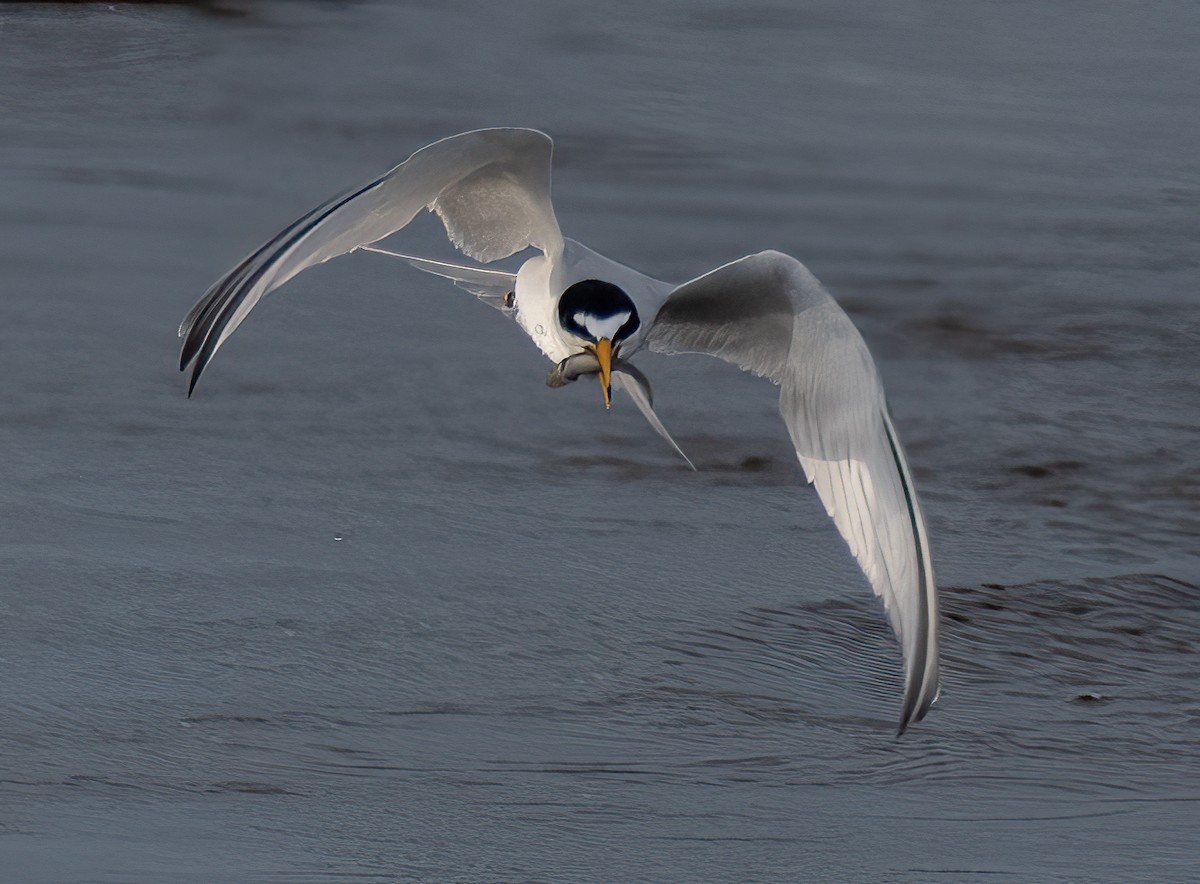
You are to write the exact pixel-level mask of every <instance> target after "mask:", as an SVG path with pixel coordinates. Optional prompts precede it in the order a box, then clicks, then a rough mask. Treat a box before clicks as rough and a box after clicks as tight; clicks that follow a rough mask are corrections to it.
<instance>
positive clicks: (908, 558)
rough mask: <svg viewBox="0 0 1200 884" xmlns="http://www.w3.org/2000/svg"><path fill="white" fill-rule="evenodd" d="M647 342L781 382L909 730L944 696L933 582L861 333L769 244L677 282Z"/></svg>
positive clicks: (802, 452) (786, 411)
mask: <svg viewBox="0 0 1200 884" xmlns="http://www.w3.org/2000/svg"><path fill="white" fill-rule="evenodd" d="M646 340H647V343H648V345H649V347H650V348H651V349H652V350H656V351H659V352H663V353H682V352H691V353H695V352H699V353H707V354H709V355H711V356H716V357H718V358H720V359H724V360H725V361H726V362H732V363H733V364H734V365H737V366H739V367H740V368H742V369H744V370H745V371H749V372H752V373H754V374H756V375H759V376H760V377H765V378H769V379H770V380H772V381H773V382H774V383H776V384H778V385H779V387H780V398H779V410H780V411H781V412H782V414H783V419H784V421H785V422H786V424H787V428H788V432H789V433H790V434H791V437H792V442H793V443H794V444H795V446H796V454H797V455H798V456H799V458H800V463H801V465H802V466H803V468H804V473H805V475H806V476H807V478H808V481H809V482H810V483H811V484H813V485H815V486H816V489H817V493H818V494H819V495H820V497H821V501H822V503H824V504H825V510H826V511H827V512H828V513H829V516H830V517H831V518H832V519H833V521H834V524H835V525H836V526H837V529H838V531H839V532H841V535H842V537H843V538H844V539H845V541H846V543H847V544H848V545H849V547H850V551H851V552H852V553H853V554H854V557H855V559H857V560H858V564H859V565H860V566H861V567H862V570H863V572H864V573H865V574H866V576H867V580H868V581H870V584H871V587H872V588H873V589H874V590H875V594H876V595H878V596H879V597H880V598H881V599H882V600H883V604H884V607H885V609H886V610H887V615H888V620H889V622H890V623H891V625H892V629H893V630H894V631H895V633H896V636H897V638H898V639H899V641H900V644H901V647H902V649H903V653H904V673H905V697H904V708H903V712H902V714H901V718H900V732H901V733H903V731H904V729H905V728H906V727H908V725H909V724H910V723H912V722H915V721H919V720H920V719H921V718H922V717H924V715H925V712H926V711H927V710H928V709H929V706H930V704H931V703H933V701H934V699H935V698H936V696H937V691H938V601H937V587H936V585H935V583H934V578H933V567H932V563H931V562H930V557H929V544H928V542H927V540H926V532H925V520H924V517H923V516H922V514H921V506H920V504H919V503H918V501H917V495H916V491H915V489H914V488H913V483H912V477H911V476H910V475H909V470H908V463H907V462H906V460H905V458H904V451H903V449H902V448H901V447H900V442H899V440H898V439H897V438H896V432H895V429H894V428H893V426H892V421H891V418H890V417H889V415H888V411H887V404H886V402H885V400H884V394H883V387H882V386H881V384H880V381H879V375H878V373H877V372H876V370H875V363H874V361H873V360H872V359H871V354H870V353H868V352H867V347H866V344H865V343H864V342H863V339H862V337H861V336H860V335H859V333H858V330H857V329H855V327H854V325H853V324H852V323H851V322H850V319H849V317H847V316H846V314H845V313H844V312H843V311H842V309H841V308H840V307H839V306H838V305H837V303H836V302H835V301H834V300H833V298H832V297H831V296H830V295H829V293H828V292H826V291H825V289H824V288H822V286H821V284H820V283H819V282H818V281H817V279H816V277H814V276H813V275H812V274H811V273H810V272H809V271H808V270H807V269H806V268H805V267H804V265H802V264H801V263H800V262H799V261H796V260H795V259H794V258H790V257H788V256H787V255H784V254H781V253H779V252H762V253H760V254H757V255H751V256H749V257H747V258H743V259H741V260H740V261H735V262H733V263H732V264H726V265H725V266H724V267H719V268H717V269H716V270H714V271H712V272H711V273H708V274H706V275H705V276H701V277H700V278H699V279H695V280H692V281H691V282H689V283H685V284H684V285H681V286H680V287H679V288H677V289H675V291H674V292H672V293H671V295H670V297H668V299H667V300H666V302H665V303H664V304H663V306H662V308H661V309H660V310H659V312H658V315H657V317H656V318H655V321H654V323H653V325H652V326H651V327H650V329H649V331H648V332H647V338H646Z"/></svg>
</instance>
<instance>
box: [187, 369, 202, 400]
mask: <svg viewBox="0 0 1200 884" xmlns="http://www.w3.org/2000/svg"><path fill="white" fill-rule="evenodd" d="M201 371H203V368H202V366H201V365H200V364H199V363H196V368H195V370H194V371H193V372H192V378H191V380H190V381H188V398H189V399H191V398H192V391H193V390H195V389H196V382H197V381H198V380H200V372H201Z"/></svg>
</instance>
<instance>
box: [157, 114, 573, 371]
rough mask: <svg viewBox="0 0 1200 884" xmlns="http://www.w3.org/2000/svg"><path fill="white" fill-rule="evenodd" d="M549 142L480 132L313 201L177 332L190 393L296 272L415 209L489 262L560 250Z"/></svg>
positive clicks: (384, 232) (404, 220)
mask: <svg viewBox="0 0 1200 884" xmlns="http://www.w3.org/2000/svg"><path fill="white" fill-rule="evenodd" d="M552 150H553V144H552V142H551V140H550V138H549V137H548V136H547V135H545V134H543V133H541V132H537V131H535V130H533V129H481V130H478V131H475V132H467V133H464V134H462V135H455V136H453V137H451V138H446V139H443V140H442V141H438V142H435V143H433V144H431V145H429V146H428V147H424V148H422V149H421V150H419V151H417V152H416V153H414V154H413V155H412V156H411V157H409V158H408V159H407V160H405V161H404V162H403V163H401V164H400V165H399V166H397V167H396V168H394V169H392V170H391V171H390V172H388V173H387V174H386V175H384V176H382V177H380V178H378V179H376V180H374V181H372V182H370V183H369V184H366V185H363V186H362V187H359V188H355V189H353V190H350V191H347V192H346V193H344V194H342V195H340V196H337V197H334V198H333V199H331V200H328V201H326V202H325V203H322V204H321V205H320V206H318V207H317V208H315V209H313V210H312V211H311V212H309V213H308V214H306V215H304V216H303V217H301V218H299V219H298V220H296V221H294V222H293V223H291V224H289V225H288V226H287V227H285V228H284V229H283V230H282V231H280V232H279V233H278V234H276V235H275V236H274V237H273V238H272V239H270V240H269V241H268V242H266V243H264V244H263V245H262V246H260V247H259V248H258V249H256V250H255V251H254V252H253V253H251V254H250V255H249V256H247V257H246V258H245V259H243V260H242V261H241V262H240V263H239V264H238V265H237V266H236V267H234V268H233V269H232V270H230V271H229V272H228V273H227V274H225V276H223V277H221V279H219V280H217V282H216V283H214V284H213V286H212V287H211V288H210V289H209V290H208V291H207V292H205V293H204V296H203V297H202V298H201V299H200V300H199V301H197V302H196V305H195V306H194V307H192V309H191V311H190V312H189V313H188V315H187V317H186V318H185V319H184V321H183V323H182V324H181V325H180V327H179V335H180V337H182V338H184V342H183V347H182V349H181V351H180V365H179V367H180V369H181V370H183V369H186V368H187V366H188V364H189V363H191V364H192V377H191V382H190V384H189V387H188V393H189V395H190V393H191V391H192V389H194V388H195V386H196V382H197V381H198V380H199V379H200V375H201V374H202V373H203V371H204V368H205V366H206V365H207V364H208V362H209V360H211V359H212V357H213V355H214V354H215V353H216V351H217V349H218V348H219V347H220V346H221V344H222V343H224V342H225V340H226V339H227V338H228V337H229V336H230V335H231V334H233V332H234V330H236V329H237V327H238V326H239V325H240V324H241V322H242V321H243V320H244V319H245V318H246V316H247V314H249V312H250V311H251V310H252V309H254V306H255V305H256V304H257V303H258V302H259V301H261V300H262V298H263V297H264V296H265V295H267V294H268V293H269V292H271V291H272V290H274V289H276V288H278V287H279V286H281V285H283V284H284V283H285V282H287V281H288V280H289V279H291V278H292V277H294V276H295V275H296V274H298V273H300V272H301V271H303V270H305V269H307V268H309V267H312V266H314V265H316V264H321V263H323V262H325V261H328V260H329V259H330V258H335V257H337V256H338V255H344V254H346V253H348V252H352V251H354V250H355V249H356V248H359V247H361V246H365V245H368V244H370V243H374V242H378V241H379V240H381V239H384V238H385V237H387V236H390V235H391V234H393V233H395V232H396V231H398V230H401V229H402V228H404V227H405V226H407V225H408V223H409V222H410V221H412V219H413V218H414V217H415V216H416V214H417V213H418V212H420V211H421V210H422V209H425V208H428V209H430V210H431V211H433V212H435V213H436V214H437V215H438V217H439V218H440V219H441V220H442V223H443V224H444V226H445V228H446V233H447V235H448V236H449V237H450V239H451V241H452V242H453V243H454V245H455V246H456V247H458V248H459V249H460V250H461V251H462V252H464V253H465V254H466V255H468V256H469V257H471V258H474V259H476V260H479V261H485V262H486V261H495V260H498V259H500V258H504V257H507V256H508V255H512V254H515V253H516V252H519V251H521V250H522V249H526V248H529V247H530V246H532V247H535V248H538V249H541V250H542V251H543V252H545V253H546V254H550V255H557V254H558V253H560V252H561V251H562V247H563V241H562V234H561V233H560V232H559V229H558V222H557V220H556V219H555V217H554V208H553V206H552V204H551V202H550V161H551V153H552Z"/></svg>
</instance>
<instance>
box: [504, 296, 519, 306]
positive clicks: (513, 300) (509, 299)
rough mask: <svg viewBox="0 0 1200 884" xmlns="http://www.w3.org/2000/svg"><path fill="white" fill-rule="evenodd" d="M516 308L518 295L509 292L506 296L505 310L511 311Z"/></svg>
mask: <svg viewBox="0 0 1200 884" xmlns="http://www.w3.org/2000/svg"><path fill="white" fill-rule="evenodd" d="M515 306H517V293H516V292H509V293H508V294H506V295H505V296H504V309H505V310H511V309H512V308H513V307H515Z"/></svg>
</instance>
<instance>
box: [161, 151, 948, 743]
mask: <svg viewBox="0 0 1200 884" xmlns="http://www.w3.org/2000/svg"><path fill="white" fill-rule="evenodd" d="M552 149H553V143H552V142H551V140H550V138H549V137H548V136H547V135H545V134H544V133H541V132H538V131H535V130H532V129H481V130H478V131H474V132H466V133H464V134H462V135H455V136H452V137H450V138H446V139H443V140H441V141H438V142H435V143H433V144H431V145H429V146H428V147H424V148H422V149H421V150H418V151H417V152H416V153H414V154H413V155H412V156H411V157H409V158H408V159H407V160H406V161H404V162H403V163H401V164H400V165H399V166H397V167H396V168H394V169H392V170H391V171H390V172H388V173H387V174H386V175H384V176H383V177H381V178H378V179H376V180H375V181H372V182H371V183H370V184H367V185H366V186H364V187H359V188H357V189H355V190H351V191H349V192H347V193H345V194H342V195H341V196H338V197H335V198H334V199H331V200H329V201H328V202H325V203H323V204H322V205H320V206H318V207H317V208H315V209H313V210H312V211H311V212H309V213H308V214H307V215H305V216H304V217H302V218H300V219H299V220H297V221H295V222H293V223H292V224H289V225H288V226H287V227H286V228H284V229H283V231H281V232H280V233H279V234H277V235H276V236H275V237H274V238H272V239H271V240H270V241H268V242H267V243H266V244H264V245H263V246H261V247H260V248H258V249H256V250H255V251H254V252H253V253H252V254H251V255H250V256H248V257H247V258H246V259H245V260H244V261H242V262H241V263H240V264H238V265H237V266H236V267H234V268H233V269H232V270H230V271H229V272H228V273H227V274H225V276H223V277H221V279H220V280H218V281H217V282H216V283H215V284H214V285H213V286H212V288H210V289H209V290H208V291H207V292H205V294H204V296H203V297H202V298H201V299H200V300H199V301H198V302H197V303H196V305H195V306H194V307H193V308H192V309H191V312H189V313H188V315H187V317H186V318H185V319H184V320H183V323H182V325H180V327H179V335H180V337H183V338H184V342H183V348H182V353H181V355H180V366H179V367H180V370H183V369H185V368H186V367H187V366H188V364H189V363H190V364H191V365H192V376H191V382H190V384H189V386H188V395H189V396H190V395H191V392H192V390H193V389H194V388H195V386H196V381H197V380H198V379H199V378H200V375H201V373H202V372H203V371H204V368H205V366H206V365H208V363H209V360H211V359H212V357H213V354H215V353H216V352H217V349H218V348H219V347H220V346H221V344H222V343H224V341H225V339H226V338H228V337H229V336H230V335H231V334H233V332H234V330H235V329H236V328H237V327H238V326H239V325H240V324H241V323H242V320H244V319H245V318H246V316H247V314H249V312H250V311H251V310H252V309H253V308H254V305H255V304H257V303H258V302H259V301H260V300H261V299H262V298H263V296H264V295H266V294H267V293H268V292H270V291H272V290H274V289H276V288H278V287H279V286H281V285H283V284H284V283H285V282H287V281H288V280H289V279H291V278H292V277H293V276H295V275H296V274H297V273H299V272H300V271H302V270H304V269H305V268H308V267H312V266H313V265H314V264H320V263H322V262H324V261H328V260H329V259H330V258H334V257H337V256H338V255H344V254H347V253H349V252H353V251H355V250H357V249H371V250H372V251H385V250H381V249H373V248H371V244H372V243H375V242H378V241H379V240H381V239H384V238H385V237H387V236H390V235H391V234H393V233H396V232H397V231H399V230H401V229H402V228H404V227H405V226H406V225H407V224H408V223H409V222H410V221H412V219H413V218H414V217H415V216H416V214H417V213H418V212H420V211H421V209H429V210H430V211H432V212H434V213H436V214H437V215H438V217H439V218H440V219H441V221H442V223H443V224H444V225H445V227H446V233H447V234H448V235H449V237H450V239H451V241H452V242H453V243H454V245H455V246H456V247H457V248H458V249H459V250H460V251H462V252H463V253H465V254H466V255H467V256H469V257H470V258H473V259H475V260H476V261H479V262H483V263H488V262H492V261H496V260H499V259H501V258H506V257H508V256H510V255H513V254H516V253H517V252H520V251H522V250H525V249H528V248H530V247H533V248H535V249H537V250H538V251H539V252H540V253H541V254H538V255H535V256H534V257H531V258H529V259H528V260H526V261H525V262H524V263H523V264H522V265H521V267H520V269H519V270H518V271H517V272H516V273H515V274H514V273H507V272H503V271H500V270H494V269H489V268H484V267H468V266H461V265H457V264H448V263H445V262H440V261H433V260H429V259H425V258H419V257H414V256H410V255H400V254H399V253H395V252H386V251H385V253H386V254H394V255H397V256H398V257H401V258H404V259H405V260H407V261H408V262H409V263H411V264H412V265H414V266H415V267H417V268H419V269H421V270H424V271H427V272H430V273H434V274H437V275H439V276H443V277H445V278H447V279H450V280H453V281H454V282H455V283H456V284H458V285H459V286H461V287H463V288H465V289H467V290H468V291H470V292H472V293H474V294H475V295H477V296H479V297H480V298H481V299H483V300H485V301H487V302H489V303H491V304H492V305H493V306H496V307H499V308H500V309H501V310H503V311H504V312H505V313H507V314H508V315H510V316H512V317H514V318H515V319H516V321H517V323H518V324H519V325H520V326H521V328H523V329H524V330H525V332H526V333H527V334H528V335H529V336H530V337H531V338H532V339H533V342H534V343H535V344H537V346H538V347H539V348H540V349H541V351H542V352H543V353H545V354H546V356H548V357H549V358H550V359H551V361H553V362H554V363H555V368H554V369H553V371H551V373H550V376H549V377H548V378H547V383H548V384H549V385H550V386H562V385H564V384H567V383H569V382H571V381H574V380H576V379H578V378H580V377H584V376H598V377H599V380H600V384H601V387H602V390H603V393H604V402H605V406H606V407H608V406H609V405H610V404H611V400H610V396H611V387H613V386H616V387H618V388H619V389H623V390H625V392H626V393H628V394H629V396H630V397H631V398H632V399H633V401H634V403H635V404H636V405H637V407H638V408H639V410H640V411H641V412H642V414H644V415H645V416H646V418H647V420H649V421H650V423H651V425H652V426H653V427H654V429H655V430H656V431H657V432H658V433H659V434H661V435H662V436H663V437H664V438H665V439H667V441H668V442H670V444H671V445H672V446H674V448H675V450H676V451H678V452H679V454H680V455H683V452H682V451H680V450H679V446H678V445H675V442H674V441H673V440H672V439H671V437H670V435H669V434H668V433H667V431H666V429H665V428H664V427H663V425H662V423H661V422H660V421H659V419H658V418H657V417H656V416H655V413H654V411H653V408H652V407H651V394H650V386H649V384H648V382H647V381H646V378H645V376H644V375H643V374H642V373H641V372H640V371H638V370H637V369H636V368H634V366H633V365H631V364H630V362H629V358H630V357H631V356H632V355H633V354H634V353H636V352H637V351H638V350H640V349H642V348H649V349H650V350H653V351H656V352H659V353H707V354H708V355H710V356H716V357H718V358H719V359H723V360H725V361H726V362H731V363H733V364H734V365H736V366H738V367H739V368H741V369H743V370H745V371H749V372H751V373H753V374H755V375H758V376H760V377H765V378H767V379H769V380H770V381H772V382H773V383H775V384H777V385H778V386H779V387H780V400H779V410H780V412H781V413H782V415H783V419H784V422H785V424H786V425H787V429H788V433H789V434H790V435H791V438H792V442H793V443H794V445H795V447H796V455H797V456H798V457H799V459H800V464H801V466H802V468H803V470H804V474H805V476H806V477H807V479H808V482H809V483H810V484H812V485H815V486H816V489H817V494H818V495H820V498H821V501H822V503H823V504H824V505H825V509H826V511H827V512H828V513H829V516H830V518H832V519H833V521H834V524H835V525H836V526H837V529H838V531H839V532H840V533H841V535H842V537H843V538H844V539H845V541H846V543H847V544H848V545H849V547H850V551H851V552H852V553H853V555H854V557H855V559H856V560H857V561H858V564H859V565H860V566H861V568H862V570H863V573H864V574H865V575H866V577H867V580H868V582H869V583H870V584H871V587H872V589H873V590H874V591H875V594H876V595H877V596H879V597H880V598H881V599H882V600H883V605H884V608H885V609H886V611H887V616H888V619H889V622H890V623H891V626H892V629H893V630H894V631H895V633H896V636H897V638H898V640H899V642H900V645H901V648H902V651H903V657H904V680H905V691H904V703H903V709H902V712H901V716H900V724H899V733H903V732H904V730H905V728H907V727H908V726H909V724H911V723H913V722H916V721H919V720H920V719H921V718H923V717H924V715H925V713H926V711H927V710H928V709H929V706H930V704H932V703H933V701H934V700H935V699H936V697H937V692H938V596H937V587H936V585H935V583H934V578H933V567H932V563H931V561H930V555H929V543H928V540H927V538H926V530H925V520H924V517H923V516H922V514H921V506H920V504H919V503H918V501H917V495H916V491H915V489H914V488H913V482H912V477H911V475H910V474H909V469H908V463H907V461H906V459H905V456H904V451H903V449H902V448H901V447H900V442H899V440H898V439H897V437H896V430H895V428H894V427H893V425H892V420H891V417H890V416H889V414H888V409H887V404H886V401H885V399H884V393H883V387H882V386H881V384H880V380H879V375H878V373H877V372H876V369H875V363H874V361H873V360H872V359H871V355H870V353H869V352H868V351H867V347H866V344H865V343H863V339H862V337H861V336H860V335H859V333H858V330H857V329H856V328H855V327H854V325H853V324H852V323H851V322H850V319H849V317H847V316H846V314H845V313H844V312H843V311H842V309H841V308H840V307H839V306H838V305H837V303H836V302H835V301H834V300H833V298H832V297H831V296H830V295H829V293H828V292H826V291H825V289H824V288H823V287H822V286H821V284H820V283H819V282H818V281H817V279H816V277H814V276H813V275H812V274H811V273H810V272H809V271H808V270H807V269H806V268H805V267H804V265H803V264H801V263H800V262H799V261H797V260H795V259H794V258H791V257H788V256H787V255H784V254H782V253H780V252H773V251H767V252H760V253H758V254H756V255H750V256H748V257H745V258H742V259H741V260H739V261H734V262H732V263H729V264H725V265H724V266H722V267H718V268H717V269H716V270H713V271H711V272H709V273H706V274H705V275H703V276H700V277H698V278H697V279H693V280H692V281H691V282H686V283H684V284H683V285H673V284H670V283H666V282H660V281H659V280H656V279H652V278H650V277H648V276H645V275H643V274H641V273H638V272H637V271H636V270H632V269H630V268H628V267H625V266H624V265H622V264H618V263H617V262H615V261H612V260H610V259H608V258H605V257H603V256H602V255H599V254H597V253H596V252H594V251H592V250H591V249H589V248H587V247H585V246H583V245H581V244H580V243H578V242H575V241H574V240H571V239H566V238H564V237H563V235H562V234H561V233H560V232H559V228H558V222H557V220H556V219H555V216H554V207H553V205H552V204H551V201H550V161H551V153H552ZM684 459H685V460H687V458H686V456H684ZM688 464H689V466H690V465H691V462H690V461H688ZM693 469H694V467H693Z"/></svg>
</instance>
